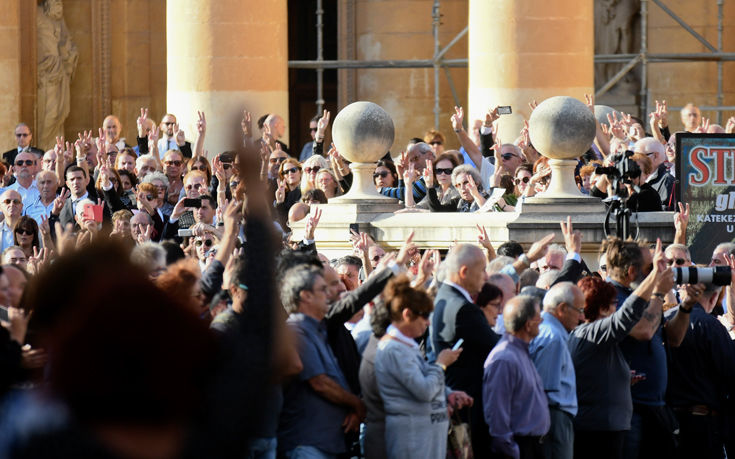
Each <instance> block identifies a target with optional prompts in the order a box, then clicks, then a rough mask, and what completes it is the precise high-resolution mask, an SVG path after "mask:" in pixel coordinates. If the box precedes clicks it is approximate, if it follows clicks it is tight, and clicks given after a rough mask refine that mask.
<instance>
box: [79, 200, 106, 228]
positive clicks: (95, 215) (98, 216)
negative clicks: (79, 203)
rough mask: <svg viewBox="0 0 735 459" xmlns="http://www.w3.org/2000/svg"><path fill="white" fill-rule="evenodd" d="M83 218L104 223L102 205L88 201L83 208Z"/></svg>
mask: <svg viewBox="0 0 735 459" xmlns="http://www.w3.org/2000/svg"><path fill="white" fill-rule="evenodd" d="M82 220H94V221H95V223H102V206H98V205H97V204H91V203H87V204H85V205H84V207H83V209H82Z"/></svg>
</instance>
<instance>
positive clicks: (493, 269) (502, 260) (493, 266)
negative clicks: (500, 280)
mask: <svg viewBox="0 0 735 459" xmlns="http://www.w3.org/2000/svg"><path fill="white" fill-rule="evenodd" d="M515 261H516V260H515V259H514V258H513V257H508V256H505V255H500V256H499V257H496V258H495V259H494V260H493V261H491V262H490V263H488V265H487V272H488V274H495V273H499V272H500V270H501V269H503V268H505V267H506V266H508V265H512V264H513V263H515Z"/></svg>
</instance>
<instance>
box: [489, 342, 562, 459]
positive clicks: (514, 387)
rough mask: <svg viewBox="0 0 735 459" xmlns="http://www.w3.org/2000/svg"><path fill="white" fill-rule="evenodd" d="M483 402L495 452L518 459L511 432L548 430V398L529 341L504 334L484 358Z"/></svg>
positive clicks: (538, 433)
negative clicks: (529, 352)
mask: <svg viewBox="0 0 735 459" xmlns="http://www.w3.org/2000/svg"><path fill="white" fill-rule="evenodd" d="M482 403H483V410H484V412H485V421H486V422H487V425H488V427H489V428H490V436H491V437H492V443H491V446H492V449H493V451H494V452H497V453H501V454H505V455H508V456H510V457H513V458H516V459H517V458H518V457H519V455H520V451H519V449H518V444H517V443H516V442H515V441H514V440H513V436H514V435H518V436H541V435H544V434H546V432H548V430H549V426H550V425H551V420H550V418H549V407H548V403H549V401H548V400H547V398H546V394H545V393H544V385H543V382H542V381H541V377H540V376H539V374H538V372H537V371H536V367H534V365H533V362H532V361H531V357H530V356H529V354H528V343H526V342H525V341H523V340H521V339H518V338H516V337H514V336H513V335H510V334H508V333H506V334H504V335H503V338H502V339H501V340H500V341H499V342H498V344H497V345H496V346H495V348H493V350H492V351H491V352H490V355H488V356H487V360H485V373H484V376H483V384H482Z"/></svg>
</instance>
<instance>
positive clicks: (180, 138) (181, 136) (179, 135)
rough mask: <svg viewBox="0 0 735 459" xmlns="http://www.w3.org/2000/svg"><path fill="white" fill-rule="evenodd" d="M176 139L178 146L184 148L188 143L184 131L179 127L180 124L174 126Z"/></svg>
mask: <svg viewBox="0 0 735 459" xmlns="http://www.w3.org/2000/svg"><path fill="white" fill-rule="evenodd" d="M174 137H175V138H176V145H178V146H180V147H183V146H184V144H185V143H186V135H185V133H184V130H183V129H181V128H180V127H179V123H178V122H177V123H175V124H174Z"/></svg>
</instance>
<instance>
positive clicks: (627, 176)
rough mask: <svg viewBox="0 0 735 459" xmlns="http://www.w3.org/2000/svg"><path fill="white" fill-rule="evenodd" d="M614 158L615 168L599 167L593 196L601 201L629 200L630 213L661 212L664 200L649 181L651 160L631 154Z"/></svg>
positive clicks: (591, 190) (627, 205) (591, 189)
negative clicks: (613, 197)
mask: <svg viewBox="0 0 735 459" xmlns="http://www.w3.org/2000/svg"><path fill="white" fill-rule="evenodd" d="M611 159H612V160H613V161H614V164H613V165H612V166H610V167H598V168H597V169H596V170H595V178H594V179H593V181H594V185H592V187H591V188H590V196H595V197H598V198H602V199H605V198H607V197H608V196H619V197H620V198H627V201H625V205H626V207H627V208H628V209H630V211H631V212H659V211H661V198H660V197H659V195H658V193H657V192H656V190H655V189H653V187H651V185H650V184H648V183H647V182H646V179H647V178H648V176H649V175H650V174H651V172H652V171H653V163H652V162H651V160H650V159H649V158H648V157H647V156H645V155H642V154H639V153H636V154H633V153H632V152H629V151H627V152H625V153H624V154H623V155H615V156H613V157H611ZM616 184H617V190H616V189H615V185H616Z"/></svg>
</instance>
